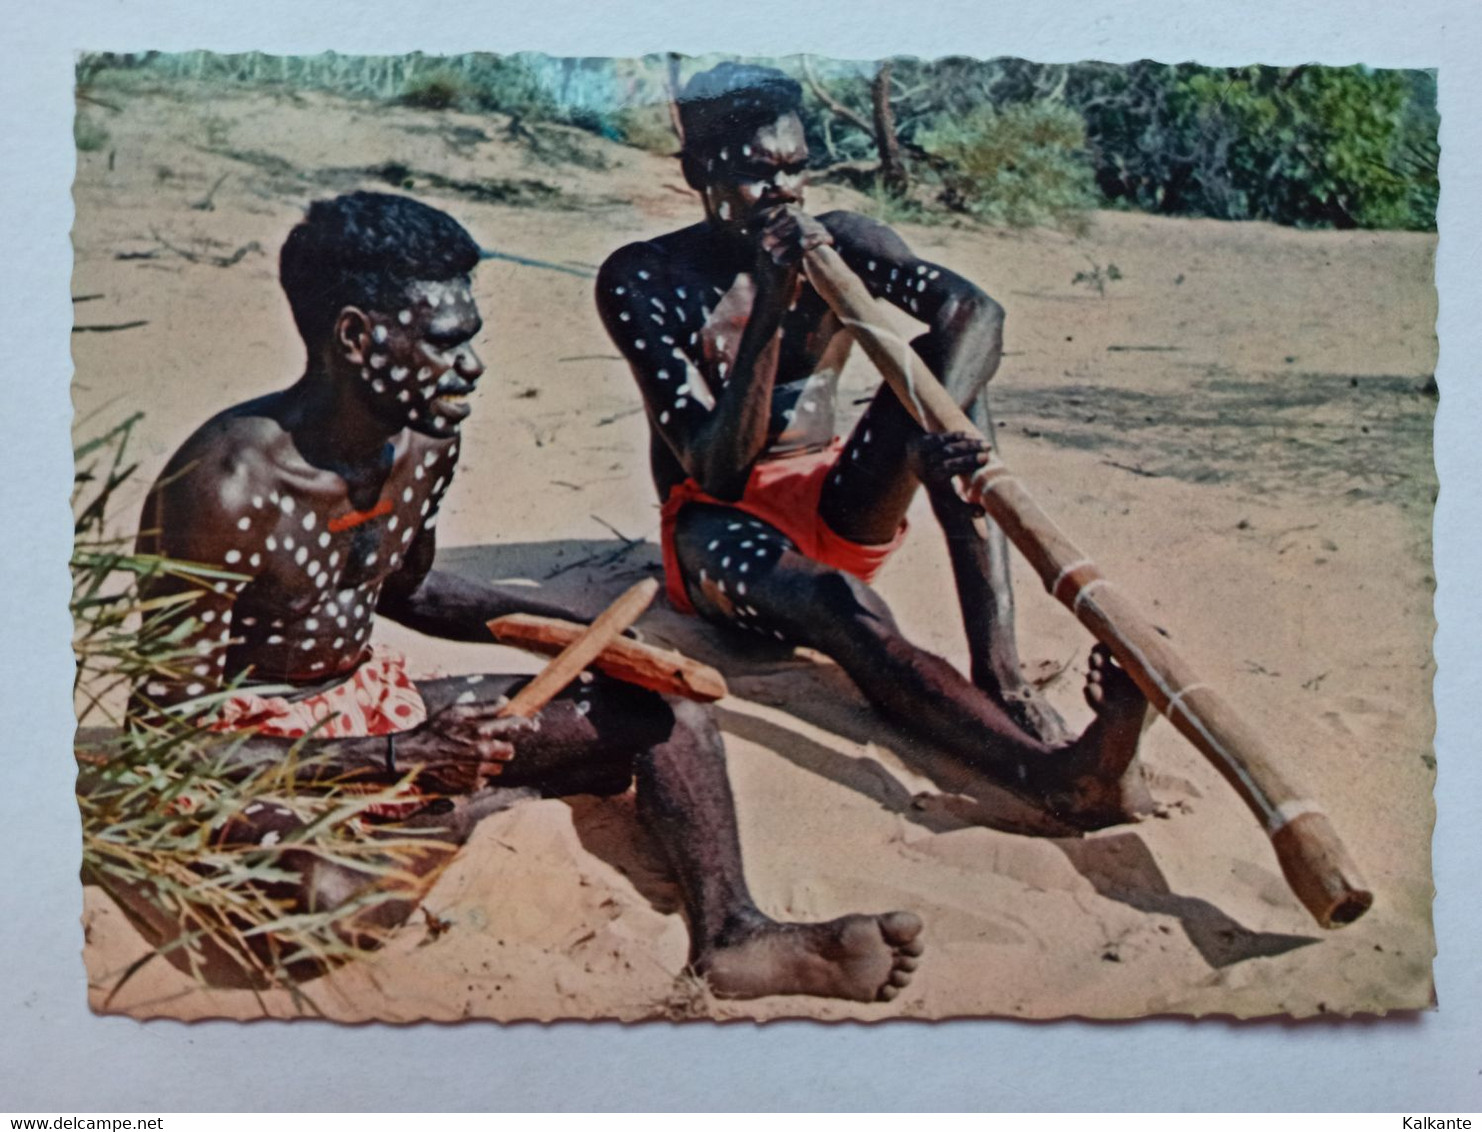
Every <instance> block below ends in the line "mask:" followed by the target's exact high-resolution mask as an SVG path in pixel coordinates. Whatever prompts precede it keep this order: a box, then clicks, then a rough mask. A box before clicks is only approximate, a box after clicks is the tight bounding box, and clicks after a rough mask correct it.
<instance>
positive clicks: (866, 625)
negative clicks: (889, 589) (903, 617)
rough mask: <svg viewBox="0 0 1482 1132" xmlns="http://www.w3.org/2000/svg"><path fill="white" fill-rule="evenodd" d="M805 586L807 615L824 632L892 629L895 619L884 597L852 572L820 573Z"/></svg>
mask: <svg viewBox="0 0 1482 1132" xmlns="http://www.w3.org/2000/svg"><path fill="white" fill-rule="evenodd" d="M808 589H809V593H808V594H807V597H808V606H807V607H808V610H809V615H810V616H811V617H812V618H813V619H814V620H815V621H816V622H818V623H819V624H820V627H821V628H822V629H823V633H824V634H825V635H828V634H832V633H836V632H843V633H846V634H848V635H849V636H851V637H854V636H858V635H859V634H860V633H866V634H871V635H874V634H879V633H893V632H894V631H895V619H894V617H892V616H891V613H890V607H889V606H888V605H886V604H885V600H884V599H883V598H882V597H881V596H880V595H879V594H877V593H876V592H875V591H874V590H872V589H871V588H870V587H869V586H868V585H866V584H865V583H864V582H862V581H860V580H859V579H858V578H856V577H855V576H854V575H853V574H846V573H844V572H843V571H842V570H829V571H826V572H820V573H818V574H816V575H814V577H813V578H812V579H811V584H810V585H809V587H808Z"/></svg>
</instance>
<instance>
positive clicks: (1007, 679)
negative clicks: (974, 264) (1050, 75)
mask: <svg viewBox="0 0 1482 1132" xmlns="http://www.w3.org/2000/svg"><path fill="white" fill-rule="evenodd" d="M800 105H801V90H800V88H799V87H798V84H797V83H796V82H794V81H793V80H792V79H790V78H788V77H787V76H786V75H784V74H782V73H781V72H779V71H776V70H772V69H770V68H763V67H754V66H744V65H738V64H734V63H722V64H720V65H719V66H717V67H715V68H714V69H712V70H710V71H706V72H704V73H701V74H698V75H696V76H694V78H693V79H691V81H690V82H689V84H688V85H687V86H686V88H685V90H684V91H683V93H682V94H681V95H680V99H679V116H680V123H681V126H682V130H683V134H684V151H683V155H682V161H683V167H684V175H685V179H686V181H687V182H688V183H689V185H690V186H691V187H692V188H694V189H695V190H696V192H698V193H699V194H700V198H701V201H702V204H703V206H704V209H705V219H704V220H703V221H702V222H700V223H699V224H695V225H693V226H691V227H688V228H684V229H681V230H680V231H677V232H671V233H668V234H666V235H663V236H660V237H657V238H655V239H652V240H647V241H643V242H640V243H635V244H630V245H628V246H627V247H624V248H622V249H620V250H619V251H617V252H615V253H614V254H613V255H612V256H611V257H610V258H609V259H608V260H607V262H606V263H605V264H604V265H603V267H602V270H601V272H600V273H599V275H598V280H597V303H598V308H599V311H600V312H601V315H602V319H603V322H604V324H605V325H606V327H607V330H608V333H609V334H610V335H611V337H612V340H613V341H614V342H615V343H616V344H617V346H618V348H619V349H620V350H621V351H622V353H623V356H624V357H625V358H626V360H627V361H628V363H629V365H630V367H631V368H632V371H633V375H634V378H635V379H636V380H637V382H638V386H639V389H640V391H641V392H642V395H643V398H644V402H645V404H646V406H647V409H648V417H649V424H650V428H651V444H650V460H651V465H652V470H653V477H654V484H655V487H656V488H657V489H658V494H659V498H660V500H661V502H662V504H663V511H662V516H663V519H662V531H661V533H662V540H663V553H664V569H665V574H666V578H667V586H668V595H669V599H670V601H671V603H672V604H673V605H675V606H676V607H677V608H678V609H680V610H682V611H684V612H691V613H695V612H697V613H699V614H700V615H701V616H703V617H705V618H707V619H708V620H711V621H714V622H717V623H720V624H724V625H727V626H731V627H734V628H737V629H741V630H746V631H750V632H752V633H759V634H763V635H765V636H769V637H773V638H776V639H778V640H781V641H784V642H788V643H791V644H798V645H806V646H809V647H812V648H815V649H818V650H819V651H821V652H824V653H826V654H827V655H829V656H831V657H832V658H833V659H834V660H836V661H837V662H838V663H839V664H840V666H842V667H843V668H844V669H845V671H847V672H848V673H849V675H850V677H852V678H853V680H854V681H855V683H856V684H858V685H859V687H860V689H861V690H862V691H863V692H864V693H865V695H866V696H868V697H869V699H870V700H871V701H872V702H873V703H874V704H875V705H876V706H877V707H878V708H879V709H880V710H881V711H882V712H884V713H885V714H887V715H888V716H890V717H891V718H893V719H895V720H897V721H899V722H900V723H901V725H902V726H903V727H905V728H906V729H907V730H908V731H909V732H910V733H911V734H913V735H916V736H919V737H920V738H921V739H923V740H925V741H927V742H929V743H931V744H933V745H934V746H936V747H938V748H940V749H942V750H944V751H946V752H948V753H949V754H952V755H954V756H956V757H957V758H958V759H960V760H961V761H962V762H963V763H964V764H966V765H967V766H969V767H971V768H972V769H974V770H976V771H978V772H980V773H983V774H985V775H987V776H989V777H990V778H992V779H994V780H995V781H997V782H998V783H1000V784H1002V785H1003V786H1005V787H1008V788H1009V789H1012V790H1014V791H1015V792H1017V793H1019V794H1021V795H1022V796H1024V797H1026V798H1029V799H1030V800H1032V801H1034V802H1035V803H1037V804H1039V805H1041V806H1042V807H1044V808H1047V809H1049V810H1051V811H1052V812H1054V813H1056V814H1057V815H1058V816H1060V817H1061V818H1063V819H1065V820H1067V821H1069V822H1071V823H1072V824H1075V825H1078V826H1081V827H1083V828H1094V827H1098V826H1102V825H1107V824H1112V823H1115V822H1118V821H1121V820H1124V819H1125V818H1126V817H1127V816H1128V814H1129V809H1130V807H1131V805H1132V804H1133V803H1134V800H1135V799H1134V798H1133V797H1132V793H1131V792H1132V791H1133V790H1136V789H1137V788H1138V787H1139V786H1140V783H1139V782H1138V781H1137V779H1136V776H1135V775H1134V774H1133V773H1130V772H1129V768H1131V769H1133V770H1135V768H1134V767H1133V766H1132V764H1133V759H1134V757H1135V754H1136V748H1137V742H1138V738H1139V736H1140V732H1141V725H1142V721H1143V718H1144V713H1145V710H1146V702H1145V701H1144V700H1143V697H1142V695H1141V693H1140V692H1139V691H1138V690H1137V688H1136V686H1135V685H1134V684H1133V683H1132V682H1131V680H1130V679H1129V678H1128V677H1127V675H1126V674H1125V673H1124V672H1122V671H1121V669H1120V668H1118V667H1116V666H1115V665H1114V664H1113V663H1112V662H1111V660H1110V658H1109V655H1108V654H1107V653H1106V652H1105V650H1104V649H1101V648H1098V649H1097V650H1095V651H1094V652H1093V653H1092V658H1091V666H1090V675H1089V678H1088V682H1087V686H1086V696H1087V700H1088V702H1089V703H1090V704H1091V706H1092V708H1093V709H1094V710H1095V711H1096V719H1095V720H1094V721H1093V723H1092V724H1091V726H1090V727H1089V728H1088V729H1087V730H1086V732H1085V733H1084V734H1083V735H1081V737H1080V738H1079V739H1077V740H1075V741H1074V742H1069V743H1067V742H1066V741H1065V737H1064V730H1063V724H1061V723H1060V721H1059V719H1058V717H1056V716H1055V714H1054V712H1053V711H1052V710H1051V709H1050V708H1049V707H1048V705H1046V704H1044V703H1043V701H1041V700H1040V699H1039V697H1038V695H1037V694H1036V693H1035V692H1034V691H1033V689H1032V688H1031V687H1030V686H1029V685H1028V684H1027V683H1026V682H1025V681H1024V679H1023V677H1022V675H1021V674H1020V672H1019V663H1018V657H1017V651H1016V647H1015V644H1014V636H1013V625H1012V603H1011V601H1010V599H1009V591H1008V574H1007V550H1006V546H1005V544H1004V542H1003V538H1002V535H1001V534H1000V533H998V532H997V529H996V528H994V529H993V530H992V531H991V532H990V534H989V537H988V538H987V539H986V540H985V539H984V538H983V537H982V536H980V535H979V534H978V533H977V530H976V527H975V520H976V518H977V516H976V515H975V513H974V509H973V508H971V507H969V506H968V505H967V504H966V503H965V502H964V501H963V500H962V499H961V498H960V497H959V496H958V495H957V493H956V491H955V489H954V487H953V483H952V481H953V478H954V477H955V476H958V475H962V474H964V473H970V472H972V471H973V470H975V469H976V468H978V467H980V466H981V465H982V464H983V463H984V461H985V460H986V447H985V446H984V445H983V444H982V443H981V442H980V441H978V440H977V439H975V438H971V437H969V436H967V435H965V434H950V435H945V436H929V435H926V434H924V433H923V431H922V429H921V428H920V426H918V425H917V424H916V423H915V422H914V421H913V420H912V418H911V417H910V415H909V414H908V413H907V412H906V410H905V409H904V408H903V407H902V405H901V404H900V402H899V400H898V399H897V398H896V396H895V394H894V393H892V392H891V391H890V390H889V389H888V388H884V387H882V388H881V390H880V391H879V393H878V394H877V395H876V396H875V398H874V399H873V401H872V402H871V403H870V406H869V408H868V409H867V410H866V411H865V413H864V415H863V417H862V418H861V419H860V421H859V423H858V424H857V425H856V426H855V428H854V430H853V432H852V433H851V434H850V436H849V438H848V439H847V440H841V439H839V438H838V437H836V435H835V427H836V425H835V417H836V414H835V393H836V386H837V384H838V378H839V374H840V371H841V370H842V369H843V366H844V361H845V358H846V356H847V354H848V352H849V349H850V344H851V338H850V334H849V332H848V331H847V329H846V328H845V326H844V325H843V324H842V323H841V321H840V320H839V318H838V317H837V316H836V315H835V314H834V313H833V312H832V311H831V310H830V309H829V307H828V306H827V305H826V304H825V302H824V300H823V299H822V298H821V297H820V296H819V294H818V293H817V292H816V291H815V290H814V289H813V288H812V287H811V286H810V284H809V283H808V281H807V278H806V277H805V276H804V274H803V273H802V271H801V269H800V268H801V260H802V257H803V255H804V254H805V253H806V252H807V251H808V250H809V249H812V248H817V247H819V246H821V245H825V244H832V245H833V247H834V248H835V249H836V250H837V251H838V253H839V255H840V256H842V257H843V260H844V262H845V263H846V264H847V265H848V267H849V268H851V269H852V270H853V271H854V272H855V273H856V274H857V275H858V276H859V277H860V278H861V279H862V280H863V281H864V283H865V285H866V286H867V287H868V289H869V291H870V293H871V294H872V295H873V296H875V297H876V298H879V299H884V300H886V301H889V302H891V303H893V304H894V305H895V306H897V307H899V308H901V309H902V310H904V311H906V312H907V313H908V314H910V315H912V316H914V317H916V318H918V319H919V320H921V321H922V322H924V323H926V324H927V331H926V333H925V334H923V335H922V336H921V337H919V338H917V339H916V341H915V342H914V343H913V345H914V346H915V347H916V349H917V350H918V351H919V352H920V353H921V354H922V355H923V357H925V358H926V359H927V360H928V361H929V362H930V363H931V365H932V366H933V368H934V369H935V371H936V372H937V374H938V375H939V377H940V378H941V380H942V382H943V384H944V385H945V386H946V387H947V389H948V391H949V392H950V393H951V394H952V395H953V396H954V397H955V398H956V399H957V401H958V403H959V404H963V405H970V406H975V407H976V406H978V405H979V404H980V401H981V398H980V394H981V393H982V391H983V388H984V386H985V385H986V383H987V381H988V379H989V378H990V377H991V376H992V375H993V372H994V370H995V369H996V368H997V365H998V361H999V357H1000V353H1001V329H1002V314H1001V311H1000V310H999V308H998V306H997V304H995V303H994V302H993V301H992V300H991V299H989V298H988V297H987V296H986V295H985V294H983V292H982V291H980V290H979V289H978V288H977V287H975V286H973V285H972V284H971V283H969V282H968V281H967V280H965V279H962V278H961V277H960V276H957V275H955V274H953V273H952V272H951V271H949V270H947V269H946V268H943V267H940V266H938V265H936V264H932V263H928V262H926V261H924V260H921V259H919V258H917V257H916V256H915V255H914V254H913V253H912V252H911V250H910V249H909V248H908V247H907V246H906V245H905V243H904V242H903V241H902V240H901V239H900V237H899V236H897V235H896V234H895V233H894V232H893V231H891V230H890V229H889V228H887V227H885V226H884V225H881V224H878V223H876V222H874V221H871V220H869V219H867V218H865V217H863V216H859V215H856V214H853V213H847V212H833V213H829V214H827V215H824V216H820V217H817V218H814V217H811V216H809V215H808V214H807V213H805V212H803V211H802V199H803V183H804V173H805V170H806V167H807V162H808V149H807V144H806V141H805V138H804V132H803V125H802V122H801V120H800V118H799V116H798V112H799V108H800ZM987 423H988V422H987V420H986V417H985V418H983V420H982V424H983V426H984V427H985V428H986V426H987ZM921 483H924V484H925V485H926V487H927V490H928V493H929V495H930V498H931V502H932V506H933V510H934V511H935V513H936V516H937V518H938V520H939V521H940V523H941V525H942V526H943V528H944V530H945V531H946V533H947V538H948V545H949V547H950V550H951V557H952V564H953V568H954V573H955V576H956V579H957V589H958V596H959V601H960V605H961V608H962V613H963V618H964V622H965V624H966V627H967V629H968V636H969V646H970V651H971V656H972V675H973V680H972V681H971V682H970V681H968V680H966V679H964V678H963V677H962V676H961V675H959V674H958V672H957V671H956V670H955V669H953V668H952V667H951V666H950V665H949V664H947V663H946V662H945V661H944V660H942V659H941V658H940V657H937V656H934V655H932V654H930V653H927V652H925V651H924V650H922V649H920V648H917V647H916V646H915V645H913V644H911V642H910V641H908V640H907V639H906V638H905V637H904V636H903V635H902V634H901V633H900V631H899V630H898V629H897V628H896V625H895V622H894V620H893V618H892V617H891V614H890V611H889V609H888V608H887V607H886V605H885V603H884V602H883V601H882V600H881V599H880V597H879V596H878V595H877V594H876V593H875V592H874V591H873V590H871V589H870V587H869V585H868V584H867V583H868V582H869V581H870V579H871V578H872V577H873V576H874V574H875V572H876V571H878V569H879V568H880V567H881V565H883V563H884V562H885V560H886V558H887V557H888V556H889V554H890V553H891V551H892V550H894V549H895V548H896V546H898V545H899V542H900V540H901V538H902V537H903V535H904V531H905V514H906V509H907V507H908V506H909V504H910V502H911V499H912V497H913V496H914V494H915V491H916V488H917V486H918V484H921Z"/></svg>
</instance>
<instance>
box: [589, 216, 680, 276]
mask: <svg viewBox="0 0 1482 1132" xmlns="http://www.w3.org/2000/svg"><path fill="white" fill-rule="evenodd" d="M704 227H705V226H704V225H702V224H692V225H690V226H689V227H688V228H679V229H677V230H675V231H673V232H665V233H664V234H663V235H661V236H654V237H652V238H651V239H647V240H635V241H633V242H632V243H631V244H624V245H623V246H622V247H620V248H618V249H617V251H615V252H613V253H612V254H611V255H609V256H608V257H607V258H606V259H605V260H603V262H602V267H601V268H600V269H599V270H598V273H597V282H598V285H599V286H601V284H602V283H603V282H613V283H622V282H625V281H627V280H630V279H642V278H645V276H640V275H639V273H640V272H647V273H648V276H660V277H662V276H664V275H668V274H670V273H672V272H674V271H677V270H681V269H682V265H683V264H684V263H685V262H686V261H688V260H690V259H691V258H693V256H694V254H695V252H696V250H697V248H698V247H699V245H700V244H701V243H703V238H702V237H703V229H704Z"/></svg>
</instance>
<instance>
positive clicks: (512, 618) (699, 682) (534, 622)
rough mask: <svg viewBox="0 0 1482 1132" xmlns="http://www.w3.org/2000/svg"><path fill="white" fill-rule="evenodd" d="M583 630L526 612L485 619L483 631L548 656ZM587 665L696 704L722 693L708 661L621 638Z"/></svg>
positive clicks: (719, 678) (718, 676)
mask: <svg viewBox="0 0 1482 1132" xmlns="http://www.w3.org/2000/svg"><path fill="white" fill-rule="evenodd" d="M586 630H587V627H586V626H585V625H578V624H577V623H576V622H574V621H562V620H560V619H559V618H556V617H537V616H535V615H534V614H531V613H510V614H506V615H505V616H504V617H496V618H495V619H494V620H493V621H490V622H489V632H491V633H493V634H494V639H495V640H497V641H498V642H499V643H500V644H505V645H513V646H515V647H516V648H522V649H529V650H531V651H532V652H541V653H545V654H546V655H548V656H555V655H556V654H558V653H560V652H561V650H562V649H564V648H566V647H567V646H568V645H570V644H571V642H572V641H574V640H576V639H577V637H579V636H581V635H582V634H583V633H585V632H586ZM591 667H593V668H595V669H597V670H598V671H600V672H605V673H606V674H607V675H609V676H611V677H613V678H614V679H617V680H622V681H625V682H626V683H629V684H637V685H638V686H639V687H641V688H647V689H649V690H650V691H653V692H665V693H668V694H669V695H674V696H683V697H684V698H685V699H687V700H698V701H699V702H700V703H714V702H715V701H716V700H719V699H724V698H725V694H726V681H725V677H723V676H722V675H721V674H720V673H719V672H717V671H716V670H715V669H713V668H711V667H710V666H709V665H708V664H701V663H700V662H699V661H698V660H691V659H690V658H689V657H687V656H685V655H684V654H683V653H679V652H675V651H674V650H672V649H661V648H655V647H654V646H653V645H646V644H643V643H641V642H639V641H630V640H628V639H626V638H624V637H618V638H616V639H615V640H612V641H609V642H608V643H607V644H606V645H605V646H604V647H603V649H602V651H601V652H600V653H598V654H597V656H596V658H595V659H594V660H593V661H592V664H591Z"/></svg>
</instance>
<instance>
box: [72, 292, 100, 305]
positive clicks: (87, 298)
mask: <svg viewBox="0 0 1482 1132" xmlns="http://www.w3.org/2000/svg"><path fill="white" fill-rule="evenodd" d="M102 297H103V292H102V291H99V292H98V293H97V294H96V295H73V296H72V301H73V302H74V303H90V302H92V301H93V300H94V299H101V298H102Z"/></svg>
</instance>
